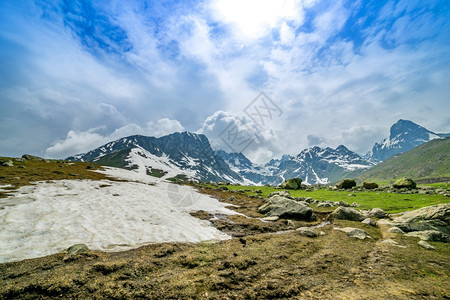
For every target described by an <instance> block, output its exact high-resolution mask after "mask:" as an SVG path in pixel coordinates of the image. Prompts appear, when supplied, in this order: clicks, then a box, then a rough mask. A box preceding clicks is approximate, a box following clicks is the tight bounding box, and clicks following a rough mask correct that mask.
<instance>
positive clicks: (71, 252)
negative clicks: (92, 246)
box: [63, 244, 89, 261]
mask: <svg viewBox="0 0 450 300" xmlns="http://www.w3.org/2000/svg"><path fill="white" fill-rule="evenodd" d="M88 251H89V248H88V246H86V245H85V244H75V245H72V246H70V247H69V248H67V255H66V256H65V257H64V258H63V260H64V261H70V260H73V259H75V257H76V256H77V255H79V254H82V253H86V252H88Z"/></svg>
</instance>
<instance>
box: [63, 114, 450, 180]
mask: <svg viewBox="0 0 450 300" xmlns="http://www.w3.org/2000/svg"><path fill="white" fill-rule="evenodd" d="M446 135H448V134H435V133H433V132H432V131H430V130H428V129H426V128H424V127H422V126H420V125H417V124H415V123H414V122H412V121H407V120H402V119H400V120H399V121H398V122H396V123H395V124H394V125H392V126H391V128H390V135H389V137H388V138H386V139H384V140H383V141H382V142H380V143H375V145H374V147H373V148H372V150H373V151H372V153H371V154H372V155H369V156H365V157H363V156H361V155H359V154H357V153H355V152H353V151H351V150H349V149H348V148H347V147H346V146H344V145H339V146H337V147H336V148H331V147H325V148H321V147H318V146H313V147H309V148H306V149H303V150H302V151H300V152H299V153H298V154H296V155H283V156H282V157H281V159H271V160H270V161H268V162H267V163H264V164H256V163H253V162H252V161H251V160H250V159H248V158H247V157H246V156H245V155H244V154H242V153H227V152H225V151H223V150H217V151H214V150H213V149H212V147H211V144H210V143H209V140H208V138H207V137H206V136H205V135H203V134H197V133H191V132H187V131H184V132H175V133H172V134H169V135H166V136H163V137H159V138H156V137H147V136H142V135H132V136H129V137H124V138H121V139H118V140H115V141H112V142H109V143H106V144H104V145H103V146H100V147H98V148H96V149H93V150H91V151H89V152H87V153H85V154H78V155H75V156H71V157H69V158H67V159H68V160H81V161H91V162H98V163H99V164H103V165H109V166H116V167H122V168H128V169H135V170H136V171H137V172H141V173H147V174H149V175H152V176H158V177H161V176H165V178H172V177H178V176H182V177H188V178H191V179H196V180H200V181H216V182H217V181H227V182H231V183H239V184H247V185H265V184H270V185H278V184H280V183H281V182H283V181H284V180H286V179H289V178H293V177H300V178H302V179H303V180H304V182H305V184H330V183H334V182H337V181H339V180H341V179H343V178H345V177H356V176H358V175H359V174H361V173H364V172H365V171H366V170H368V169H371V168H372V167H374V166H375V165H376V164H377V163H379V162H381V161H382V160H381V159H383V160H385V159H387V158H389V157H392V156H394V155H398V154H399V153H402V152H405V151H408V150H407V149H409V148H415V147H416V146H415V145H420V144H423V143H425V142H427V139H428V140H434V139H441V137H442V136H446ZM380 145H381V146H380ZM385 157H386V158H385Z"/></svg>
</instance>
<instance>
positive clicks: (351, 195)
mask: <svg viewBox="0 0 450 300" xmlns="http://www.w3.org/2000/svg"><path fill="white" fill-rule="evenodd" d="M348 196H349V197H356V195H355V194H348Z"/></svg>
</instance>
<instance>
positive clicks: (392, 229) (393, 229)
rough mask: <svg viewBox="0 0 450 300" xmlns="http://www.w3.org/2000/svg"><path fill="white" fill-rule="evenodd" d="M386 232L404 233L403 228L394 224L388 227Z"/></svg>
mask: <svg viewBox="0 0 450 300" xmlns="http://www.w3.org/2000/svg"><path fill="white" fill-rule="evenodd" d="M388 232H390V233H401V234H403V233H405V232H404V231H403V230H401V229H400V228H398V227H396V226H394V227H391V228H389V230H388Z"/></svg>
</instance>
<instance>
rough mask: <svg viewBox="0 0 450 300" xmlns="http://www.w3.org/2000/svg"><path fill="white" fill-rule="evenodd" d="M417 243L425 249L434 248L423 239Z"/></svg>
mask: <svg viewBox="0 0 450 300" xmlns="http://www.w3.org/2000/svg"><path fill="white" fill-rule="evenodd" d="M417 244H419V246H421V247H423V248H425V249H427V250H436V248H435V247H433V246H431V245H430V244H428V243H427V242H425V241H419V242H418V243H417Z"/></svg>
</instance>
